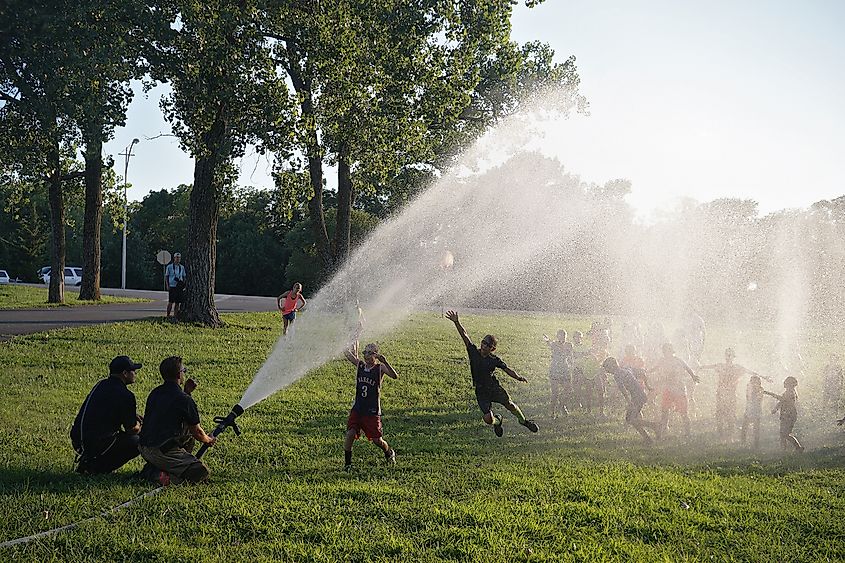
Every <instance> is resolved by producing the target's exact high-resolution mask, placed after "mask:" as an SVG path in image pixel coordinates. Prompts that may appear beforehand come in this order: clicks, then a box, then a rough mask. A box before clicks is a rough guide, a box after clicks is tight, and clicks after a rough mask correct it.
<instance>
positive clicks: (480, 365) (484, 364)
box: [446, 311, 540, 436]
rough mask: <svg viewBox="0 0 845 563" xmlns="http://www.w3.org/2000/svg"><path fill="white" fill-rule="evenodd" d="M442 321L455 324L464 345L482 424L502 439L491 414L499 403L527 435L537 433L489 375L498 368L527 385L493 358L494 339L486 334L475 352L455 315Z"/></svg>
mask: <svg viewBox="0 0 845 563" xmlns="http://www.w3.org/2000/svg"><path fill="white" fill-rule="evenodd" d="M446 318H447V319H449V320H450V321H452V322H453V323H455V328H457V329H458V334H460V335H461V338H462V339H463V341H464V345H465V346H466V348H467V354H469V369H470V372H471V373H472V384H473V386H474V387H475V398H476V400H477V401H478V408H480V409H481V412H482V413H483V415H484V422H486V423H487V424H491V425H493V431H494V432H495V433H496V436H502V434H504V430H503V428H502V416H501V415H498V414H496V415H494V414H493V403H499V404H500V405H504V407H505V408H506V409H508V410H509V411H511V412H512V413H513V414H514V416H516V418H517V419H518V420H519V423H520V424H521V425H523V426H524V427H526V428H528V429H529V430H530V431H531V432H537V430H539V429H540V428H539V426H537V423H535V422H534V421H533V420H527V419H526V418H525V415H524V414H522V411H521V410H520V408H519V407H518V406H516V403H514V402H513V401H511V398H510V395H508V392H507V391H505V388H504V387H502V385H501V384H500V383H499V380H498V379H496V377H495V376H494V375H493V371H494V370H495V369H496V368H499V369H500V370H502V371H503V372H505V373H506V374H508V375H509V376H511V377H512V378H514V379H516V380H517V381H522V382H523V383H524V382H526V381H528V380H527V379H525V378H524V377H522V376H520V375H518V374H517V373H516V372H515V371H513V370H512V369H511V368H509V367H508V366H507V365H506V364H505V362H503V361H502V360H501V359H500V358H499V357H497V356H495V355H493V351H494V350H496V337H495V336H493V335H492V334H488V335H487V336H485V337H484V338H483V339H482V340H481V346H480V347H478V348H476V347H475V344H473V343H472V341H471V340H470V339H469V336H467V332H466V330H464V327H463V326H461V323H460V321H458V313H457V312H455V311H448V312H447V313H446Z"/></svg>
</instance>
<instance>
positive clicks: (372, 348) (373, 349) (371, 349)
mask: <svg viewBox="0 0 845 563" xmlns="http://www.w3.org/2000/svg"><path fill="white" fill-rule="evenodd" d="M364 354H373V355H375V354H378V344H376V343H375V342H370V343H369V344H367V345H366V346H364Z"/></svg>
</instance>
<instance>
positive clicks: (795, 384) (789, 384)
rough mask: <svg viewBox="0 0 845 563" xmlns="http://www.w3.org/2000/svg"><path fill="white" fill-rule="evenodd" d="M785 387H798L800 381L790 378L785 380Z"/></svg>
mask: <svg viewBox="0 0 845 563" xmlns="http://www.w3.org/2000/svg"><path fill="white" fill-rule="evenodd" d="M783 386H784V387H798V380H797V379H795V377H793V376H791V375H790V376H789V377H787V378H786V379H784V380H783Z"/></svg>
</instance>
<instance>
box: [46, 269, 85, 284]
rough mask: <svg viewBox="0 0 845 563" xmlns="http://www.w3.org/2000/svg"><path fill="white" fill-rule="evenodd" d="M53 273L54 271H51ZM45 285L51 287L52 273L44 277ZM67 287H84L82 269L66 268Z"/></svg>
mask: <svg viewBox="0 0 845 563" xmlns="http://www.w3.org/2000/svg"><path fill="white" fill-rule="evenodd" d="M51 271H52V270H51ZM42 279H43V280H44V283H45V284H47V285H50V271H48V272H47V273H45V274H44V275H43V276H42ZM65 285H82V268H77V267H75V266H66V267H65Z"/></svg>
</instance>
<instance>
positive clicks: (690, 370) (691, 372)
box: [681, 360, 701, 383]
mask: <svg viewBox="0 0 845 563" xmlns="http://www.w3.org/2000/svg"><path fill="white" fill-rule="evenodd" d="M681 363H682V364H684V369H685V370H687V373H688V374H689V376H690V377H691V378H692V380H693V381H695V382H696V383H698V382H700V381H701V379H700V378H699V377H698V376H697V375H695V372H694V371H692V368H691V367H689V366H688V365H687V363H686V362H685V361H683V360H681Z"/></svg>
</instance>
